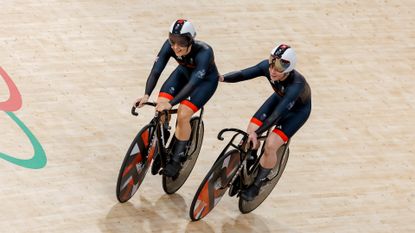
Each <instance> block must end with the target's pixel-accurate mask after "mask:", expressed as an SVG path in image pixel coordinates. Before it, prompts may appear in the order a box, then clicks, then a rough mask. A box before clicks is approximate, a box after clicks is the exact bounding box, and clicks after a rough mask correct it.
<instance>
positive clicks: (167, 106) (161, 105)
mask: <svg viewBox="0 0 415 233" xmlns="http://www.w3.org/2000/svg"><path fill="white" fill-rule="evenodd" d="M172 107H173V106H172V105H171V104H170V103H169V102H160V103H157V106H156V111H157V112H162V111H164V110H170V109H171V108H172Z"/></svg>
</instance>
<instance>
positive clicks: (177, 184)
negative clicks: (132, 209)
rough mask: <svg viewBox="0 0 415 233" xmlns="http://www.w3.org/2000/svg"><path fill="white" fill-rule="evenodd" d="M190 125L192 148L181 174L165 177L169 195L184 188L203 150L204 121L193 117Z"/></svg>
mask: <svg viewBox="0 0 415 233" xmlns="http://www.w3.org/2000/svg"><path fill="white" fill-rule="evenodd" d="M199 122H200V125H199ZM190 125H191V127H192V133H191V135H190V148H189V150H188V151H187V159H186V161H184V162H183V165H182V168H181V169H180V171H179V174H178V175H177V177H168V176H165V175H163V190H164V192H166V193H167V194H173V193H175V192H176V191H177V190H179V189H180V188H181V187H182V185H183V184H184V182H186V180H187V178H188V177H189V175H190V173H191V172H192V170H193V167H194V166H195V163H196V160H197V158H198V157H199V153H200V150H201V148H202V142H203V134H204V132H205V129H204V124H203V120H201V119H200V117H193V118H192V119H191V120H190ZM198 125H199V130H198ZM172 143H174V142H172Z"/></svg>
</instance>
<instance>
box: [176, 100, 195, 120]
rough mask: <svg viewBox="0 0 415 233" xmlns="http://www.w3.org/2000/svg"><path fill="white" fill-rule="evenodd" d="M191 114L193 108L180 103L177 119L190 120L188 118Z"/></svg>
mask: <svg viewBox="0 0 415 233" xmlns="http://www.w3.org/2000/svg"><path fill="white" fill-rule="evenodd" d="M192 116H193V110H192V109H191V108H189V107H187V106H186V105H182V104H181V105H180V106H179V109H178V111H177V119H178V121H182V122H186V121H190V118H191V117H192Z"/></svg>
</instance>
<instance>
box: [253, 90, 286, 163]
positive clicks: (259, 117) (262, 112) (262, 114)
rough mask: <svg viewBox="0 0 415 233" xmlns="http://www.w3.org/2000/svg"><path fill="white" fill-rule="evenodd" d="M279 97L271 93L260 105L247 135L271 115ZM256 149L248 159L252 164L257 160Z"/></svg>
mask: <svg viewBox="0 0 415 233" xmlns="http://www.w3.org/2000/svg"><path fill="white" fill-rule="evenodd" d="M280 99H281V97H280V96H278V95H277V94H276V93H273V94H272V95H271V96H270V97H268V99H267V100H266V101H265V102H264V103H263V104H262V106H261V107H260V108H259V109H258V110H257V111H256V113H255V114H254V115H253V116H252V118H251V120H250V122H249V125H248V129H247V130H246V131H247V133H252V132H254V131H255V130H257V129H258V128H259V127H260V126H261V125H262V124H263V121H265V119H267V117H268V116H269V115H270V114H271V113H272V111H273V110H274V108H275V106H277V104H278V103H279V102H280ZM258 147H259V145H257V148H254V149H253V150H252V153H251V155H250V157H249V161H251V162H253V161H255V160H256V158H257V150H258Z"/></svg>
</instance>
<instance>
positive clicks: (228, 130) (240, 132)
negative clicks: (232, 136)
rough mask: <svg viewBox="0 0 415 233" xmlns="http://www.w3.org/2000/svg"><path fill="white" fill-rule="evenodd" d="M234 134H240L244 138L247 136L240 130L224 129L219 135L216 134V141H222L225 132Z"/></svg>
mask: <svg viewBox="0 0 415 233" xmlns="http://www.w3.org/2000/svg"><path fill="white" fill-rule="evenodd" d="M230 131H231V132H236V133H237V134H242V135H243V136H244V137H248V134H247V133H246V132H244V131H242V130H240V129H236V128H225V129H222V130H221V131H220V132H219V133H218V139H219V140H221V141H223V137H222V134H224V133H225V132H230Z"/></svg>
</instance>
